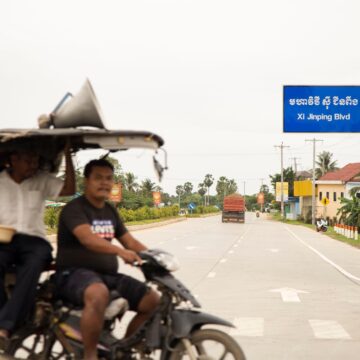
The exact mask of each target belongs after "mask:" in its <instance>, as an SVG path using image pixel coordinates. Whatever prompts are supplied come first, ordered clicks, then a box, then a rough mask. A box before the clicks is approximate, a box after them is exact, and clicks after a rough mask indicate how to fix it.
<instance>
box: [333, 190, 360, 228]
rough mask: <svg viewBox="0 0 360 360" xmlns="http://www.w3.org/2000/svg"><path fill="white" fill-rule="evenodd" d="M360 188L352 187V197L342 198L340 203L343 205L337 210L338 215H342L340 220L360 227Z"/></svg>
mask: <svg viewBox="0 0 360 360" xmlns="http://www.w3.org/2000/svg"><path fill="white" fill-rule="evenodd" d="M359 190H360V187H357V188H353V189H351V191H350V196H351V198H350V199H347V198H345V197H343V198H341V199H340V204H342V205H341V207H340V209H339V210H338V212H337V215H340V221H343V222H344V223H345V224H347V225H351V226H357V227H360V197H358V196H357V192H358V191H359Z"/></svg>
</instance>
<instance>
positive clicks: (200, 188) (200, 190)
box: [198, 183, 206, 205]
mask: <svg viewBox="0 0 360 360" xmlns="http://www.w3.org/2000/svg"><path fill="white" fill-rule="evenodd" d="M198 193H199V195H200V196H201V198H202V199H203V202H204V205H205V199H204V195H205V194H206V186H205V184H204V183H200V184H199V185H198Z"/></svg>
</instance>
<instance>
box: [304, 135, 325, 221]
mask: <svg viewBox="0 0 360 360" xmlns="http://www.w3.org/2000/svg"><path fill="white" fill-rule="evenodd" d="M308 141H309V142H312V143H313V171H312V172H313V174H312V202H311V212H312V215H311V223H312V224H313V225H315V208H316V207H315V155H316V151H315V147H316V142H320V141H323V140H318V139H315V138H314V139H311V140H308V139H307V140H305V142H308Z"/></svg>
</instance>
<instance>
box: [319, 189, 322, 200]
mask: <svg viewBox="0 0 360 360" xmlns="http://www.w3.org/2000/svg"><path fill="white" fill-rule="evenodd" d="M319 200H320V201H321V200H322V191H320V192H319Z"/></svg>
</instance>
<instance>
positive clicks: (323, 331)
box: [309, 320, 351, 340]
mask: <svg viewBox="0 0 360 360" xmlns="http://www.w3.org/2000/svg"><path fill="white" fill-rule="evenodd" d="M309 323H310V326H311V328H312V330H313V332H314V335H315V337H316V338H317V339H339V340H350V339H351V336H350V335H349V334H348V333H347V332H346V330H345V329H344V328H343V327H342V326H341V325H340V324H339V323H338V322H336V321H334V320H309Z"/></svg>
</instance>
